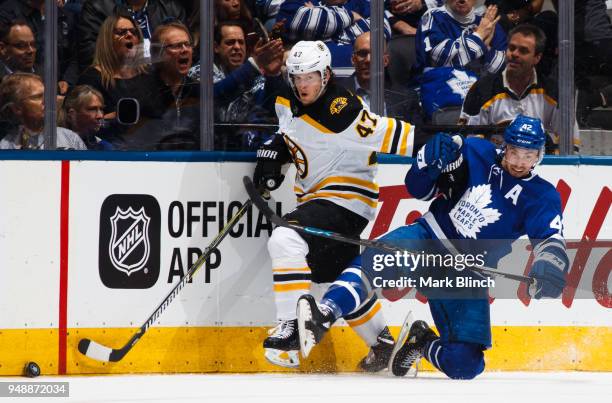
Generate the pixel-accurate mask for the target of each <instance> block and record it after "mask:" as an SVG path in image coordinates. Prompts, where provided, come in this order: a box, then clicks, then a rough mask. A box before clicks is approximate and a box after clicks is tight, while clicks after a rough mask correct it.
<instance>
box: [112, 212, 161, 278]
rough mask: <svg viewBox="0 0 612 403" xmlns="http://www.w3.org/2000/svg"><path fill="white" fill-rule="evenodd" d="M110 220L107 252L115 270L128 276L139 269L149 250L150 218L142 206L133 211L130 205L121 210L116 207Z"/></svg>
mask: <svg viewBox="0 0 612 403" xmlns="http://www.w3.org/2000/svg"><path fill="white" fill-rule="evenodd" d="M110 221H111V239H110V242H109V244H108V253H109V256H110V259H111V262H112V263H113V266H115V268H116V269H117V270H120V271H122V272H124V273H126V274H127V275H128V276H129V275H131V274H132V273H134V272H137V271H138V270H141V269H142V268H143V267H144V266H145V264H146V262H147V260H148V259H149V253H150V250H151V246H150V242H149V236H148V233H149V223H150V222H151V218H150V217H148V216H147V214H146V213H145V210H144V207H141V208H140V210H138V211H134V210H133V209H132V207H129V208H128V209H127V210H121V208H120V207H117V210H116V211H115V215H113V216H112V217H111V219H110Z"/></svg>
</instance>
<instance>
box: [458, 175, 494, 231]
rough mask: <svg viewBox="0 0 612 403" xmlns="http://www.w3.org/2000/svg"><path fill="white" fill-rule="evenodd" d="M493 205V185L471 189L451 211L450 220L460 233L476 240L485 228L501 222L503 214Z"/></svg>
mask: <svg viewBox="0 0 612 403" xmlns="http://www.w3.org/2000/svg"><path fill="white" fill-rule="evenodd" d="M489 204H491V185H490V184H484V185H478V186H473V187H471V188H469V189H468V190H467V191H466V192H465V193H464V194H463V196H461V199H460V200H459V201H458V202H457V204H455V207H453V209H452V210H451V211H450V218H451V221H452V222H453V225H454V226H455V229H456V230H457V232H458V233H460V234H461V235H463V236H464V237H466V238H472V239H476V235H477V234H478V233H479V232H480V230H481V229H482V228H483V227H486V226H487V225H489V224H492V223H494V222H496V221H497V220H499V217H501V213H500V212H499V211H497V209H495V208H491V207H487V206H488V205H489Z"/></svg>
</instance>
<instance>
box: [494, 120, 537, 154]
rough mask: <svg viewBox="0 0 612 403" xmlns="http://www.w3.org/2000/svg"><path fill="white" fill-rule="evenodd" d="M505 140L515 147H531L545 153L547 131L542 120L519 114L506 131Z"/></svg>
mask: <svg viewBox="0 0 612 403" xmlns="http://www.w3.org/2000/svg"><path fill="white" fill-rule="evenodd" d="M504 142H505V143H506V144H510V145H513V146H515V147H521V148H529V149H533V150H538V151H540V152H542V153H543V151H544V144H546V132H545V131H544V126H543V125H542V121H541V120H540V119H538V118H531V117H529V116H525V115H518V116H517V117H516V118H514V120H513V121H512V123H510V125H509V126H508V127H507V128H506V130H505V131H504Z"/></svg>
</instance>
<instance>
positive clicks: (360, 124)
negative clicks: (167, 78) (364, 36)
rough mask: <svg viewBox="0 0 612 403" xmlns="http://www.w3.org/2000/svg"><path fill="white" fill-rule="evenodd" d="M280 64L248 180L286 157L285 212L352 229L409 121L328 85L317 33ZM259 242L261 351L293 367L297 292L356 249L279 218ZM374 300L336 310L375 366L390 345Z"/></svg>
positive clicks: (264, 176)
mask: <svg viewBox="0 0 612 403" xmlns="http://www.w3.org/2000/svg"><path fill="white" fill-rule="evenodd" d="M286 66H287V73H288V81H289V86H290V89H289V88H287V94H284V95H283V96H279V97H278V98H277V100H276V113H277V115H278V120H279V131H278V133H277V134H276V136H275V137H274V138H272V139H271V140H270V141H268V142H267V143H266V144H264V146H263V147H262V148H261V149H260V150H258V152H257V166H256V169H255V173H254V176H253V182H254V183H255V185H256V186H259V187H265V188H267V189H268V190H274V189H276V188H277V187H278V186H280V184H281V182H282V180H283V175H282V174H281V167H282V166H283V164H285V163H288V162H290V161H291V162H293V164H294V165H295V167H296V168H297V173H296V178H295V185H294V191H295V193H296V197H297V202H298V207H297V208H296V209H295V210H293V211H292V212H290V213H289V214H287V215H285V219H287V220H288V221H290V222H294V223H298V224H300V225H304V226H312V227H317V228H322V229H327V230H331V231H334V232H339V233H342V234H345V235H349V236H357V237H358V236H359V235H360V234H361V232H362V231H363V229H364V228H365V227H366V225H367V224H368V221H369V220H370V219H372V218H374V213H375V210H376V205H377V200H378V185H377V184H376V183H375V181H374V176H375V173H376V153H377V152H382V153H390V154H398V155H404V156H411V155H412V154H413V150H414V146H415V128H414V127H413V126H412V125H410V124H409V123H406V122H403V121H400V120H397V119H391V118H386V117H383V116H378V115H376V114H374V113H372V112H371V111H370V110H369V109H368V107H367V106H366V105H364V103H362V102H361V100H360V99H359V98H358V97H357V96H355V95H354V94H352V93H351V92H349V91H347V90H346V89H344V88H343V87H341V86H338V85H336V84H335V83H334V82H333V75H332V70H331V54H330V52H329V49H328V48H327V46H326V45H325V44H324V43H323V42H321V41H301V42H298V43H297V44H296V45H295V46H294V47H293V48H292V49H291V51H290V53H289V57H288V59H287V62H286ZM268 251H269V253H270V257H271V259H272V270H273V278H274V296H275V302H276V308H277V319H278V326H277V327H276V328H274V329H272V330H271V332H270V336H269V337H267V338H266V339H265V340H264V343H263V347H264V350H265V357H266V358H267V359H268V361H270V362H271V363H274V364H277V365H281V366H286V367H297V366H298V365H299V357H298V351H299V340H298V332H297V318H296V311H295V307H296V303H297V300H298V298H299V297H300V296H301V295H303V294H306V293H308V292H309V289H310V287H311V283H330V282H332V281H334V280H336V277H337V276H338V275H339V274H340V273H341V272H342V270H343V269H344V267H346V265H347V264H348V263H349V262H350V261H351V260H352V259H353V258H355V257H356V256H357V255H358V254H359V248H358V246H355V245H348V244H344V243H341V242H337V241H333V240H328V239H320V238H317V237H310V236H307V235H303V234H298V233H297V232H296V231H294V230H292V229H288V228H283V227H278V228H275V229H274V231H273V232H272V235H271V237H270V239H269V241H268ZM380 307H381V305H380V303H379V302H378V301H377V300H376V297H375V296H373V297H372V298H368V299H367V300H364V301H363V304H361V305H360V307H358V308H357V309H355V311H354V312H352V314H351V315H348V316H346V317H345V319H346V320H347V322H348V323H349V325H351V326H352V327H353V329H354V330H355V331H357V333H358V334H359V335H360V336H361V337H362V338H363V339H364V341H365V342H366V343H367V344H368V345H369V346H370V347H371V350H370V353H369V354H368V356H367V357H365V358H364V360H362V361H361V363H360V366H361V368H362V369H364V370H366V371H378V370H380V369H382V368H384V367H385V366H386V364H387V362H388V360H389V357H390V353H391V350H392V349H393V345H394V341H393V337H392V336H391V334H390V333H389V330H388V328H387V327H386V326H385V321H384V319H383V318H382V312H381V311H380Z"/></svg>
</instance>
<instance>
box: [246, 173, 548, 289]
mask: <svg viewBox="0 0 612 403" xmlns="http://www.w3.org/2000/svg"><path fill="white" fill-rule="evenodd" d="M242 181H243V182H244V187H245V188H246V191H247V193H248V195H249V197H250V198H251V200H252V201H253V204H254V205H255V207H257V209H258V210H259V211H261V212H262V214H263V215H264V216H265V217H266V218H267V219H268V221H270V222H272V223H273V224H275V225H277V226H279V227H285V228H291V229H293V230H295V231H297V232H301V233H303V234H308V235H314V236H320V237H323V238H329V239H333V240H335V241H340V242H346V243H350V244H353V245H360V246H365V247H367V248H374V249H379V250H382V251H385V252H402V253H403V252H409V253H412V252H410V251H407V250H406V249H404V248H401V247H399V246H394V245H391V244H388V243H386V242H383V241H378V240H370V239H362V238H353V237H349V236H346V235H342V234H338V233H337V232H332V231H327V230H323V229H320V228H314V227H306V226H302V225H299V224H293V223H290V222H288V221H287V220H285V219H283V218H282V217H279V216H278V215H277V214H276V213H275V212H274V211H272V209H271V208H270V207H269V206H268V203H266V201H265V200H264V199H263V198H262V196H261V194H260V193H259V191H258V190H257V189H256V188H255V185H254V184H253V181H252V180H251V178H249V177H248V176H245V177H244V178H243V179H242ZM469 269H470V270H472V271H475V272H478V273H482V274H488V275H492V276H500V277H504V278H507V279H510V280H515V281H520V282H522V283H525V284H527V286H528V287H529V289H530V292H531V290H533V292H534V293H535V290H537V288H536V287H537V280H536V279H535V278H532V277H527V276H521V275H519V274H512V273H505V272H502V271H498V270H495V269H492V268H490V267H486V266H471V267H469ZM531 295H534V294H531Z"/></svg>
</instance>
